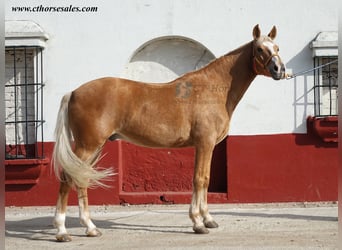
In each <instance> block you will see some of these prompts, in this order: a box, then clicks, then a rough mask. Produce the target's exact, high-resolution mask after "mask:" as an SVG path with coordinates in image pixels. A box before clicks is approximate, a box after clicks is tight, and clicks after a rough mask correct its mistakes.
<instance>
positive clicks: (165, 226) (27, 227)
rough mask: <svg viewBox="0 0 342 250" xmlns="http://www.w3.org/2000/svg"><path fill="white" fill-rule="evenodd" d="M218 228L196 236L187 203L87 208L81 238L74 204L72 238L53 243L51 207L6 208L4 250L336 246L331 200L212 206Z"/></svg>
mask: <svg viewBox="0 0 342 250" xmlns="http://www.w3.org/2000/svg"><path fill="white" fill-rule="evenodd" d="M210 211H211V214H212V215H213V216H214V218H215V220H216V221H217V222H218V223H219V225H220V227H219V228H217V229H211V230H210V233H209V234H207V235H196V234H194V233H193V231H192V224H191V221H190V219H189V217H188V205H144V206H125V207H123V206H92V207H91V214H92V218H93V221H94V223H95V224H96V225H97V227H98V228H100V230H101V231H102V233H103V235H102V236H101V237H98V238H88V237H86V236H85V234H84V232H85V229H84V228H83V227H82V226H80V224H79V220H78V208H77V207H69V209H68V217H67V223H66V225H67V228H68V229H69V233H70V234H71V235H72V237H73V240H72V241H71V242H67V243H58V242H56V241H55V237H54V234H55V233H56V230H55V229H54V228H53V226H52V219H53V215H54V208H52V207H23V208H19V207H8V208H6V239H5V247H6V250H10V249H15V250H17V249H19V250H22V249H25V250H31V249H32V250H39V249H49V250H52V249H65V250H67V249H72V250H75V249H92V250H93V249H95V250H100V249H196V250H197V249H206V250H207V249H296V250H298V249H337V238H338V222H337V216H338V215H337V213H338V212H337V205H336V204H334V203H300V204H299V203H296V204H294V203H275V204H245V205H232V204H221V205H218V204H214V205H210Z"/></svg>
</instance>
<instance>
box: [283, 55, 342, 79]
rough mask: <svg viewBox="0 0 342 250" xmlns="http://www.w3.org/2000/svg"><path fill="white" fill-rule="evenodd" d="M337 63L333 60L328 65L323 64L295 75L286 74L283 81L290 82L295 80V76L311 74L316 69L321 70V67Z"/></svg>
mask: <svg viewBox="0 0 342 250" xmlns="http://www.w3.org/2000/svg"><path fill="white" fill-rule="evenodd" d="M337 61H338V59H336V60H333V61H331V62H328V63H325V64H323V65H319V66H317V67H314V68H312V69H307V70H304V71H300V72H297V73H295V74H286V75H285V79H286V80H290V79H293V78H296V77H297V76H301V75H305V74H306V73H309V72H312V71H314V70H316V69H320V68H323V67H325V66H328V65H330V64H333V63H335V62H337Z"/></svg>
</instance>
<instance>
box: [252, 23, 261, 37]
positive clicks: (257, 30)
mask: <svg viewBox="0 0 342 250" xmlns="http://www.w3.org/2000/svg"><path fill="white" fill-rule="evenodd" d="M260 35H261V31H260V28H259V24H257V25H255V26H254V28H253V37H254V39H255V40H256V39H259V37H260Z"/></svg>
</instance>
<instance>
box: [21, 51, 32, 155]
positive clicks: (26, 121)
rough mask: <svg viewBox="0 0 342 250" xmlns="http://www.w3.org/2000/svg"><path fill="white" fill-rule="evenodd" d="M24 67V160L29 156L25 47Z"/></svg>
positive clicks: (25, 52) (25, 53)
mask: <svg viewBox="0 0 342 250" xmlns="http://www.w3.org/2000/svg"><path fill="white" fill-rule="evenodd" d="M24 67H25V78H24V79H25V86H24V88H25V115H24V117H23V118H22V119H24V121H25V141H24V142H23V143H24V145H27V146H26V152H25V154H26V158H27V157H28V156H29V155H28V154H29V151H28V150H29V147H30V145H29V129H28V100H27V99H28V91H27V83H28V82H27V79H28V78H27V49H26V47H25V48H24Z"/></svg>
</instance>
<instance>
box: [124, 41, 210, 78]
mask: <svg viewBox="0 0 342 250" xmlns="http://www.w3.org/2000/svg"><path fill="white" fill-rule="evenodd" d="M213 59H215V56H214V54H213V53H211V52H210V51H209V50H208V49H207V48H206V47H205V46H203V45H202V44H201V43H199V42H197V41H195V40H192V39H189V38H186V37H182V36H164V37H158V38H155V39H152V40H150V41H148V42H146V43H144V44H143V45H141V46H140V47H139V48H138V49H137V50H136V51H135V52H134V53H133V55H132V56H131V58H130V60H129V63H128V64H127V65H126V67H125V70H124V72H123V77H125V78H128V79H132V80H139V81H145V82H168V81H171V80H173V79H175V78H177V77H179V76H180V75H183V74H184V73H186V72H189V71H193V70H196V69H199V68H201V67H203V66H205V65H207V64H208V63H209V62H210V61H212V60H213Z"/></svg>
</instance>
